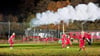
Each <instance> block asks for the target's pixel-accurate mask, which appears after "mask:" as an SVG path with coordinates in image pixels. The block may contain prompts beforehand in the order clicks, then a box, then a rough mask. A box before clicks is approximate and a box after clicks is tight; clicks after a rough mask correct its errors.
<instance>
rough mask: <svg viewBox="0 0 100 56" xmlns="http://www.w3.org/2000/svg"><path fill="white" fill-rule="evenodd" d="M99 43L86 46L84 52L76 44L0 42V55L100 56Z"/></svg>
mask: <svg viewBox="0 0 100 56" xmlns="http://www.w3.org/2000/svg"><path fill="white" fill-rule="evenodd" d="M98 44H99V43H97V44H96V43H94V44H93V45H92V46H88V45H87V46H86V52H84V51H80V52H79V51H78V50H79V47H78V44H73V46H72V47H70V48H69V49H68V48H61V44H14V48H13V49H10V48H9V44H0V56H100V53H99V52H100V46H99V45H98Z"/></svg>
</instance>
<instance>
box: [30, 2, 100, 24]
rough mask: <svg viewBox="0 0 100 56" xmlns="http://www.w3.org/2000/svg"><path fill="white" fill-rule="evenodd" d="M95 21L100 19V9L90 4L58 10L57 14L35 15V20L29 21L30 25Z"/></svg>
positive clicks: (47, 12) (44, 13) (51, 12)
mask: <svg viewBox="0 0 100 56" xmlns="http://www.w3.org/2000/svg"><path fill="white" fill-rule="evenodd" d="M96 19H100V7H99V6H98V5H96V4H94V3H92V2H90V3H88V4H79V5H77V6H76V7H75V8H74V7H73V6H71V5H68V6H66V7H64V8H59V9H58V10H57V12H53V11H49V10H48V11H45V12H42V13H37V14H36V18H33V19H32V20H31V22H30V25H31V26H39V25H46V24H51V23H53V24H59V23H60V21H61V20H63V21H64V22H65V23H67V24H68V23H69V21H70V20H72V21H74V20H79V21H82V20H84V21H94V20H96Z"/></svg>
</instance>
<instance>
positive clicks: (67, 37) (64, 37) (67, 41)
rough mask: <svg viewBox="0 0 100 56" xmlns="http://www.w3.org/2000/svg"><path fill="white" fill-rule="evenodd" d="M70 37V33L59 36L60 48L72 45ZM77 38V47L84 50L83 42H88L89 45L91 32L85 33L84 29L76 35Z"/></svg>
mask: <svg viewBox="0 0 100 56" xmlns="http://www.w3.org/2000/svg"><path fill="white" fill-rule="evenodd" d="M71 38H72V37H71V36H70V34H66V33H63V34H62V38H61V41H62V48H65V47H67V46H68V45H70V46H72V42H71ZM77 39H78V40H79V48H80V49H79V51H81V50H84V51H85V42H86V41H87V42H88V44H89V45H91V34H90V33H86V32H84V31H82V32H81V33H80V35H79V36H78V37H77ZM85 40H86V41H85ZM68 48H69V47H68Z"/></svg>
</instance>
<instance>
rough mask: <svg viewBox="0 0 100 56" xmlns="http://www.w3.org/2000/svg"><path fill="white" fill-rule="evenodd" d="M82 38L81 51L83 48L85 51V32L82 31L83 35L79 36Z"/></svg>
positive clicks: (80, 41) (80, 40) (80, 42)
mask: <svg viewBox="0 0 100 56" xmlns="http://www.w3.org/2000/svg"><path fill="white" fill-rule="evenodd" d="M79 37H80V39H79V47H80V49H79V51H81V50H84V51H85V35H84V32H83V31H82V32H81V35H80V36H79Z"/></svg>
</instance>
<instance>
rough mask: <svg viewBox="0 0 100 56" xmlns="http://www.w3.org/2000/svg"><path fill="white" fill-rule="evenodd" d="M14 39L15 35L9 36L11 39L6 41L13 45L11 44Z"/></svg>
mask: <svg viewBox="0 0 100 56" xmlns="http://www.w3.org/2000/svg"><path fill="white" fill-rule="evenodd" d="M14 38H15V35H11V37H10V38H9V40H8V42H9V43H11V44H13V43H14V42H13V39H14Z"/></svg>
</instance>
